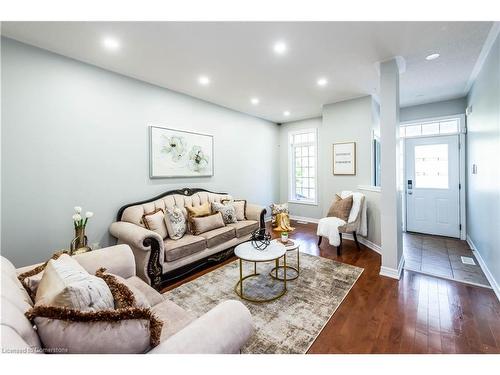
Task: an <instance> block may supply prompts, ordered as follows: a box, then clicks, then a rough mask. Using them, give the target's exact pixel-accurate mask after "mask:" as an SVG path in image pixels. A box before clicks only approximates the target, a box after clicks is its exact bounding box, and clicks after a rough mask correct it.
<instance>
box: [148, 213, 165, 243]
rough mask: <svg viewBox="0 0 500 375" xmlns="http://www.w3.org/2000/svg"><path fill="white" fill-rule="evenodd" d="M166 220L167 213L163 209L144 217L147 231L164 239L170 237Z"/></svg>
mask: <svg viewBox="0 0 500 375" xmlns="http://www.w3.org/2000/svg"><path fill="white" fill-rule="evenodd" d="M164 219H165V213H164V212H163V210H162V209H161V208H157V209H156V210H154V211H153V212H148V213H147V214H144V215H142V222H143V223H144V226H145V227H146V229H149V230H152V231H153V232H156V233H158V234H159V235H160V236H161V238H163V239H165V238H167V235H168V231H167V227H166V226H165V220H164Z"/></svg>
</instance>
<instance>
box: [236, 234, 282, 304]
mask: <svg viewBox="0 0 500 375" xmlns="http://www.w3.org/2000/svg"><path fill="white" fill-rule="evenodd" d="M234 255H236V256H237V257H238V258H239V263H240V280H239V281H238V282H237V283H236V285H235V287H234V291H235V292H236V294H237V295H238V296H239V297H240V298H241V299H244V300H246V301H250V302H271V301H274V300H276V299H278V298H280V297H282V296H283V295H285V293H286V274H285V277H284V278H283V279H282V280H280V281H283V289H282V290H281V291H280V292H279V293H278V294H277V295H275V296H273V297H271V298H266V299H256V298H251V297H249V296H246V295H245V293H244V288H243V280H246V279H248V278H250V277H255V276H258V275H260V274H259V273H257V263H261V262H272V261H274V262H275V264H276V267H278V266H279V260H280V258H283V264H284V265H285V267H286V248H285V246H284V245H283V244H281V243H277V242H273V241H271V243H270V244H269V246H268V247H266V249H265V250H257V249H255V248H254V247H253V246H252V243H251V242H243V243H241V244H239V245H238V246H236V248H235V249H234ZM243 261H247V262H253V264H254V265H253V273H252V274H250V275H247V276H243Z"/></svg>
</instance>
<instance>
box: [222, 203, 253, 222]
mask: <svg viewBox="0 0 500 375" xmlns="http://www.w3.org/2000/svg"><path fill="white" fill-rule="evenodd" d="M221 202H222V203H223V204H225V205H231V206H234V209H235V211H236V220H238V221H243V220H246V219H247V201H246V200H244V199H238V200H231V199H224V200H222V201H221Z"/></svg>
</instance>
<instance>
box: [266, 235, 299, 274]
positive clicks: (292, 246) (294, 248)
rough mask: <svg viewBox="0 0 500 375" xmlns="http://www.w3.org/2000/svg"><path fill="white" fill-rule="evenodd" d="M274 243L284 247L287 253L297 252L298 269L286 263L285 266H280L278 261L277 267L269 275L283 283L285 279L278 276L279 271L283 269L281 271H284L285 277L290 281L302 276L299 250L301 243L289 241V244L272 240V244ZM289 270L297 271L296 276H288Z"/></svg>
mask: <svg viewBox="0 0 500 375" xmlns="http://www.w3.org/2000/svg"><path fill="white" fill-rule="evenodd" d="M273 242H274V243H279V244H282V245H284V246H285V249H286V252H287V253H288V252H289V251H297V267H293V266H290V265H289V264H287V263H284V264H283V265H280V264H279V260H278V261H277V265H276V267H274V268H273V269H272V270H271V272H270V273H269V275H270V276H271V277H273V278H275V279H277V280H281V281H283V278H281V277H279V275H278V269H280V268H281V269H283V276H284V278H285V279H287V280H288V281H291V280H295V279H296V278H297V277H299V275H300V249H299V246H300V245H299V243H298V242H297V241H293V240H290V239H289V240H288V242H287V243H283V242H281V240H279V239H275V240H272V241H271V243H273ZM288 269H292V270H294V271H295V276H293V277H288V276H287V270H288Z"/></svg>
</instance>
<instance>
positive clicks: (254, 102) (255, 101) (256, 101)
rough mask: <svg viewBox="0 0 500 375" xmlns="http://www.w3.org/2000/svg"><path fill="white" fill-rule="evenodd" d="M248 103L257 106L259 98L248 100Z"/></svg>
mask: <svg viewBox="0 0 500 375" xmlns="http://www.w3.org/2000/svg"><path fill="white" fill-rule="evenodd" d="M250 102H251V103H252V104H253V105H257V104H259V103H260V100H259V98H252V99H250Z"/></svg>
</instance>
